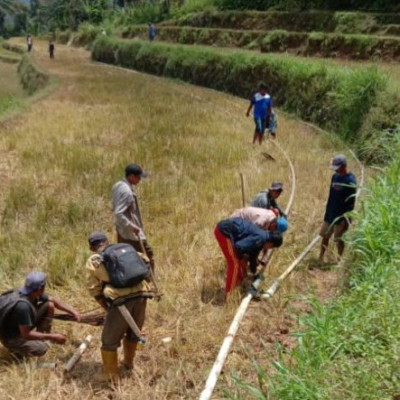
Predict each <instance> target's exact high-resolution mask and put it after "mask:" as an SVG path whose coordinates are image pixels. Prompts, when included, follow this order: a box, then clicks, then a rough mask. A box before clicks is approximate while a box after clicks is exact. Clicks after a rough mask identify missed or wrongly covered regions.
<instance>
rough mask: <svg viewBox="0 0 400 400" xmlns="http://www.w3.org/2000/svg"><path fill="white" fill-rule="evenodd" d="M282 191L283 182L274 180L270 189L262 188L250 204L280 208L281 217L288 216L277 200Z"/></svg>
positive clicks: (266, 207)
mask: <svg viewBox="0 0 400 400" xmlns="http://www.w3.org/2000/svg"><path fill="white" fill-rule="evenodd" d="M282 192H283V184H282V182H277V181H275V182H272V184H271V186H270V187H269V188H268V189H264V190H262V191H261V192H260V193H258V194H257V195H256V196H255V197H254V198H253V200H252V201H251V202H250V206H252V207H259V208H265V209H267V210H270V209H272V210H274V209H275V210H278V213H279V215H280V216H281V217H283V218H286V214H285V212H284V211H283V209H282V208H281V207H280V206H279V204H278V203H277V201H276V199H277V198H278V197H279V196H280V195H281V193H282Z"/></svg>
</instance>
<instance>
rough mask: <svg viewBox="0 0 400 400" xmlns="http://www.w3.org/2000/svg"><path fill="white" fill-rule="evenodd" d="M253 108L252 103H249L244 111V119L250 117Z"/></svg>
mask: <svg viewBox="0 0 400 400" xmlns="http://www.w3.org/2000/svg"><path fill="white" fill-rule="evenodd" d="M252 108H253V103H250V105H249V108H248V109H247V111H246V117H248V116H249V115H250V111H251V109H252Z"/></svg>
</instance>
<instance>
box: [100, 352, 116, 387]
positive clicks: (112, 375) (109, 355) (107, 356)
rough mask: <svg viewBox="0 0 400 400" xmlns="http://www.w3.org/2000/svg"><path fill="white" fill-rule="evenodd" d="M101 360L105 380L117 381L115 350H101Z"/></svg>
mask: <svg viewBox="0 0 400 400" xmlns="http://www.w3.org/2000/svg"><path fill="white" fill-rule="evenodd" d="M101 358H102V360H103V367H104V374H105V375H106V378H107V380H111V381H113V382H115V381H116V380H117V379H118V355H117V350H103V349H101Z"/></svg>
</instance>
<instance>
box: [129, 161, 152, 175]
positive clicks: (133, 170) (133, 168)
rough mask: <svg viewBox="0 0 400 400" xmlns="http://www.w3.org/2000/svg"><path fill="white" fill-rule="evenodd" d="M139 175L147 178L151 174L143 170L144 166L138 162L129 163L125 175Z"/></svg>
mask: <svg viewBox="0 0 400 400" xmlns="http://www.w3.org/2000/svg"><path fill="white" fill-rule="evenodd" d="M129 175H137V176H140V177H141V178H146V177H147V176H149V174H148V173H147V172H145V171H143V170H142V167H141V166H140V165H137V164H129V165H127V166H126V168H125V176H129Z"/></svg>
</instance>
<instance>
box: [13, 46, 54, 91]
mask: <svg viewBox="0 0 400 400" xmlns="http://www.w3.org/2000/svg"><path fill="white" fill-rule="evenodd" d="M18 74H19V77H20V80H21V84H22V86H23V88H24V89H25V90H26V91H27V92H28V93H29V94H34V93H35V92H37V91H38V90H40V89H44V88H45V87H46V85H47V84H48V82H49V75H48V74H47V73H45V72H44V71H42V70H41V69H40V68H39V67H38V66H37V65H35V63H34V62H33V60H32V57H31V56H30V54H28V53H27V54H24V55H23V56H22V59H21V61H20V63H19V64H18Z"/></svg>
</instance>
